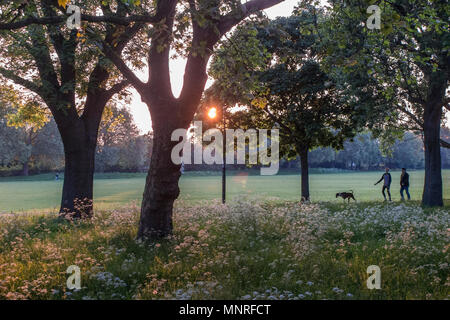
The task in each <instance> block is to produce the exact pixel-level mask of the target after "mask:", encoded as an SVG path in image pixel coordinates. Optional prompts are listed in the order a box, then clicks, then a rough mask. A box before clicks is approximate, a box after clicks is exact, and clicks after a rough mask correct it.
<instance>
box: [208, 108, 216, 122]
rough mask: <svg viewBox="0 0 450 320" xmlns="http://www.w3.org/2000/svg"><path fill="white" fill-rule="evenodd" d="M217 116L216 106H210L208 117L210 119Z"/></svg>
mask: <svg viewBox="0 0 450 320" xmlns="http://www.w3.org/2000/svg"><path fill="white" fill-rule="evenodd" d="M216 116H217V109H216V108H214V107H213V108H211V109H209V111H208V117H210V118H211V119H214V118H215V117H216Z"/></svg>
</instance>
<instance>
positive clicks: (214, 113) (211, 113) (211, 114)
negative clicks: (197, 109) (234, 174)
mask: <svg viewBox="0 0 450 320" xmlns="http://www.w3.org/2000/svg"><path fill="white" fill-rule="evenodd" d="M208 116H209V117H210V118H211V119H214V118H215V117H216V116H217V109H216V108H215V107H212V108H211V109H209V112H208ZM225 144H226V137H225V107H224V106H223V105H222V157H223V158H222V159H223V163H222V203H225V199H226V189H227V186H226V184H227V182H226V166H225V161H226V153H225V148H226V146H225Z"/></svg>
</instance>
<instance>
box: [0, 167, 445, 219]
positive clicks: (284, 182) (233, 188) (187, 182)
mask: <svg viewBox="0 0 450 320" xmlns="http://www.w3.org/2000/svg"><path fill="white" fill-rule="evenodd" d="M256 173H258V172H256ZM381 174H382V172H355V173H320V174H319V173H312V174H311V176H310V188H311V199H312V201H332V202H337V203H338V202H339V201H341V202H342V200H341V199H336V198H335V194H336V192H341V191H347V190H353V191H354V192H355V196H356V199H357V200H358V201H360V202H361V201H375V200H382V196H381V184H379V185H378V186H374V185H373V184H374V183H375V182H376V181H377V180H378V179H379V178H380V177H381ZM423 175H424V172H423V171H422V170H420V171H411V172H410V180H411V188H410V193H411V196H412V198H413V199H415V200H420V199H421V194H422V191H423V177H424V176H423ZM392 178H393V183H392V187H391V192H392V197H393V200H396V201H398V200H399V199H400V195H399V179H400V172H398V171H394V172H392ZM443 182H444V198H445V199H449V200H450V170H444V171H443ZM62 184H63V182H62V181H61V180H60V181H55V180H54V176H53V175H51V174H47V175H39V176H32V177H25V178H24V177H15V178H0V213H1V212H11V211H14V212H17V211H30V210H34V209H37V211H42V209H46V210H49V211H56V210H58V209H59V204H60V200H61V192H62ZM144 184H145V174H126V173H124V174H117V173H115V174H97V175H96V179H95V183H94V197H95V204H96V206H97V207H98V208H114V207H115V206H117V205H118V204H126V203H129V202H130V201H138V202H140V201H141V199H142V193H143V190H144ZM221 186H222V185H221V176H220V172H215V173H211V172H207V173H204V172H203V173H198V172H187V173H186V174H184V175H183V176H182V178H181V180H180V189H181V195H180V199H183V200H185V201H188V202H191V203H198V202H199V201H202V200H214V199H220V198H221ZM242 195H246V196H248V197H250V198H251V197H254V196H256V197H276V198H279V199H282V200H288V201H296V200H299V199H300V196H299V195H300V175H298V174H293V173H292V171H290V172H288V173H284V172H281V174H279V175H276V176H260V175H259V174H255V172H254V171H249V172H229V176H228V178H227V197H228V199H229V200H230V201H232V200H233V199H234V198H236V197H239V196H242Z"/></svg>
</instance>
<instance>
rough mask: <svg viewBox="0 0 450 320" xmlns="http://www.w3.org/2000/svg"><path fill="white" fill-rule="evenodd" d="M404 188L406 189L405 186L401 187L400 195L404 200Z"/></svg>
mask: <svg viewBox="0 0 450 320" xmlns="http://www.w3.org/2000/svg"><path fill="white" fill-rule="evenodd" d="M403 190H405V187H404V186H401V187H400V197H402V201H403V200H405V198H404V197H403Z"/></svg>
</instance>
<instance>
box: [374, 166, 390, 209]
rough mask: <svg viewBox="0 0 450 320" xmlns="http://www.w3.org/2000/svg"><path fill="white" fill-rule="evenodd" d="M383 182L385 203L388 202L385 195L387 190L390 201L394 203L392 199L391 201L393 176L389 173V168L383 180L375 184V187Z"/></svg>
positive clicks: (382, 177) (382, 191) (382, 190)
mask: <svg viewBox="0 0 450 320" xmlns="http://www.w3.org/2000/svg"><path fill="white" fill-rule="evenodd" d="M381 181H384V182H383V189H381V193H382V194H383V197H384V201H386V194H385V193H384V191H385V190H387V193H388V195H389V201H392V199H391V192H390V188H391V182H392V177H391V174H390V173H389V168H386V172H385V173H384V174H383V175H382V176H381V179H380V180H378V182H377V183H375V184H374V185H375V186H376V185H377V184H379V183H380V182H381Z"/></svg>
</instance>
